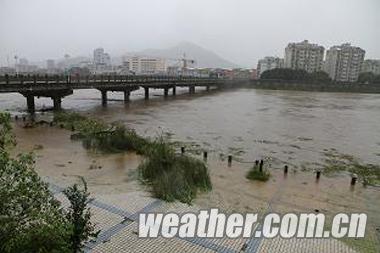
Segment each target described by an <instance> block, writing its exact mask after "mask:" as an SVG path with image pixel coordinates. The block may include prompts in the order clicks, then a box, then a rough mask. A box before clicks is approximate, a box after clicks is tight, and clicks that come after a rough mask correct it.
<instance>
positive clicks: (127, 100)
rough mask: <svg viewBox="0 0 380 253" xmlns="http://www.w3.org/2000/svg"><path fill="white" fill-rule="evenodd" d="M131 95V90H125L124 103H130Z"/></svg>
mask: <svg viewBox="0 0 380 253" xmlns="http://www.w3.org/2000/svg"><path fill="white" fill-rule="evenodd" d="M130 95H131V92H130V91H129V90H125V91H124V103H128V102H129V97H130Z"/></svg>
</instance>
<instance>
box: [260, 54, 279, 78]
mask: <svg viewBox="0 0 380 253" xmlns="http://www.w3.org/2000/svg"><path fill="white" fill-rule="evenodd" d="M283 67H284V59H281V58H278V57H271V56H267V57H264V59H260V60H259V61H258V63H257V76H258V77H260V76H261V74H262V73H263V72H264V71H267V70H271V69H276V68H283Z"/></svg>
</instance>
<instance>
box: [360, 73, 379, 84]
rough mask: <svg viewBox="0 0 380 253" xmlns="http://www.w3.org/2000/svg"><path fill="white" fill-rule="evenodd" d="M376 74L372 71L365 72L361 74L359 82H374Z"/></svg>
mask: <svg viewBox="0 0 380 253" xmlns="http://www.w3.org/2000/svg"><path fill="white" fill-rule="evenodd" d="M375 78H376V76H375V74H374V73H372V72H363V73H360V74H359V78H358V82H359V83H373V81H374V80H375Z"/></svg>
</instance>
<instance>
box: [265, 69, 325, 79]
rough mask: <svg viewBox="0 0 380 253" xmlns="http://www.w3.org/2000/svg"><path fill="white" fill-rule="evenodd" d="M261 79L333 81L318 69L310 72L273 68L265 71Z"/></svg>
mask: <svg viewBox="0 0 380 253" xmlns="http://www.w3.org/2000/svg"><path fill="white" fill-rule="evenodd" d="M260 78H261V79H277V80H289V81H291V80H299V81H321V82H331V78H330V77H329V75H328V74H327V73H326V72H323V71H318V72H313V73H309V72H307V71H306V70H303V69H285V68H278V69H271V70H267V71H264V72H263V73H262V74H261V76H260Z"/></svg>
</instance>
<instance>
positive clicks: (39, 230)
mask: <svg viewBox="0 0 380 253" xmlns="http://www.w3.org/2000/svg"><path fill="white" fill-rule="evenodd" d="M0 132H1V135H0V252H17V253H18V252H78V251H79V250H80V249H81V248H82V246H83V242H84V241H86V240H88V239H89V238H90V237H92V236H93V235H95V234H93V232H92V231H93V226H92V224H91V222H90V212H89V210H88V208H87V203H88V202H87V201H86V202H85V203H84V204H83V203H82V202H81V201H82V200H83V199H85V200H87V199H88V195H87V189H86V190H85V191H81V190H79V188H78V187H77V186H75V188H73V189H72V190H70V191H68V192H67V193H65V194H66V196H68V197H69V196H70V195H75V196H78V197H79V198H75V199H70V198H69V200H70V208H69V209H68V210H63V209H62V207H61V205H60V202H58V201H57V200H56V199H55V198H54V196H53V195H52V193H51V192H50V191H49V190H48V185H47V184H46V183H44V182H43V181H42V180H41V178H40V177H39V176H38V174H37V173H36V172H35V170H34V160H33V156H32V154H21V155H19V156H18V157H16V158H12V157H11V156H10V154H9V152H8V150H9V149H10V148H11V147H12V146H13V144H14V143H15V142H14V139H13V135H12V133H11V126H10V115H9V114H6V113H1V112H0ZM73 187H74V186H73ZM69 189H71V188H69ZM78 205H79V206H80V208H79V209H78V208H75V210H76V211H75V212H73V210H74V209H73V208H74V207H76V206H78ZM74 213H75V214H76V215H72V214H74ZM74 216H75V217H74ZM78 227H79V228H83V229H76V228H78ZM75 238H77V239H75ZM74 239H75V240H74Z"/></svg>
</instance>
